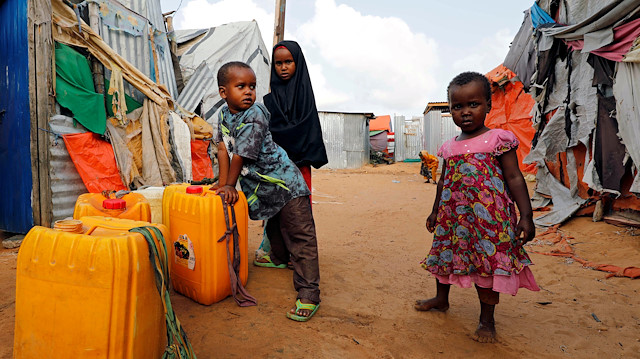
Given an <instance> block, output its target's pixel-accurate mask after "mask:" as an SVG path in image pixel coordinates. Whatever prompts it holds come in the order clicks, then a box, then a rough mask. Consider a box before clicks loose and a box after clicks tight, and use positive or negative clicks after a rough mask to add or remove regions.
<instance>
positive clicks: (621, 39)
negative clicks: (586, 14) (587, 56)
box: [567, 19, 640, 62]
mask: <svg viewBox="0 0 640 359" xmlns="http://www.w3.org/2000/svg"><path fill="white" fill-rule="evenodd" d="M638 36H640V19H636V20H633V21H629V22H628V23H626V24H624V25H620V26H618V27H616V28H614V29H613V42H612V43H611V44H609V45H607V46H603V47H601V48H599V49H596V50H593V51H591V53H592V54H594V55H598V56H601V57H604V58H605V59H609V60H613V61H617V62H620V61H622V59H623V58H624V55H626V54H627V52H629V49H631V46H632V45H633V42H634V41H635V39H636V38H637V37H638ZM567 46H569V48H571V49H573V50H582V48H583V47H584V40H574V41H567Z"/></svg>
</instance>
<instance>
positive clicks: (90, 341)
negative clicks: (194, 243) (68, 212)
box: [13, 217, 168, 359]
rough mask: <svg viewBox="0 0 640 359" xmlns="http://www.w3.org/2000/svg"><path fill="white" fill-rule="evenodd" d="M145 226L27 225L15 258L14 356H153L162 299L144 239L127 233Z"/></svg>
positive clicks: (160, 341)
mask: <svg viewBox="0 0 640 359" xmlns="http://www.w3.org/2000/svg"><path fill="white" fill-rule="evenodd" d="M149 225H150V224H149V223H147V222H140V221H132V220H125V219H119V218H108V217H83V218H82V219H81V220H80V221H79V220H67V221H65V223H61V222H58V223H56V228H60V229H62V230H56V229H49V228H45V227H39V226H36V227H33V228H32V229H31V230H30V231H29V233H28V234H27V235H26V237H25V239H24V241H23V242H22V245H21V246H20V252H19V254H18V264H17V269H16V311H15V331H14V347H13V355H14V358H113V359H120V358H160V357H161V356H162V353H163V352H164V349H165V346H166V345H167V336H166V330H165V327H166V325H165V312H164V308H163V304H162V299H161V297H160V294H159V293H158V289H157V288H156V283H155V277H154V271H153V267H152V265H151V262H150V260H149V249H148V245H147V242H146V240H145V238H144V237H143V236H142V235H141V234H140V233H133V232H129V229H131V228H135V227H140V226H149ZM153 226H156V227H157V228H159V229H160V231H161V232H162V233H163V236H165V238H168V234H167V231H166V228H165V227H164V226H163V225H153ZM154 239H155V240H156V241H158V238H155V235H154ZM156 246H157V247H158V248H161V247H162V245H161V244H158V243H156Z"/></svg>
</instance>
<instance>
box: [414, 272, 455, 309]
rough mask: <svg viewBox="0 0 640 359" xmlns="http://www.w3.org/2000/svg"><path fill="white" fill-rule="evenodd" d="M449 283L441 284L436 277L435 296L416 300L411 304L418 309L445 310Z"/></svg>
mask: <svg viewBox="0 0 640 359" xmlns="http://www.w3.org/2000/svg"><path fill="white" fill-rule="evenodd" d="M450 289H451V284H442V283H440V281H438V280H437V279H436V296H435V297H433V298H431V299H421V300H416V304H415V305H414V306H413V307H414V308H416V310H419V311H428V310H437V311H440V312H446V311H447V309H449V290H450Z"/></svg>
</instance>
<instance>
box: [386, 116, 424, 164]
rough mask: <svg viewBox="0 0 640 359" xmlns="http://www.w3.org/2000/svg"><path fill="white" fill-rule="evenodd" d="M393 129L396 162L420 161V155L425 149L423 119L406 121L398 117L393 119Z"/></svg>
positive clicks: (402, 117)
mask: <svg viewBox="0 0 640 359" xmlns="http://www.w3.org/2000/svg"><path fill="white" fill-rule="evenodd" d="M393 128H394V133H395V135H394V140H395V151H396V152H395V160H396V162H401V161H405V160H416V159H419V157H418V154H419V153H420V151H421V150H422V149H423V142H424V140H423V134H424V129H423V120H422V118H414V119H412V120H405V117H404V116H396V117H394V119H393Z"/></svg>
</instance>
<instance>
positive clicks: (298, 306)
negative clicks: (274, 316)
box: [287, 299, 320, 322]
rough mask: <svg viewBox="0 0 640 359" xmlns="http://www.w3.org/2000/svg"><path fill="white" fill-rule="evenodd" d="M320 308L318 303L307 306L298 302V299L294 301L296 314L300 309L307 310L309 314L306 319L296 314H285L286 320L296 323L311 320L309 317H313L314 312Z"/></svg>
mask: <svg viewBox="0 0 640 359" xmlns="http://www.w3.org/2000/svg"><path fill="white" fill-rule="evenodd" d="M319 307H320V303H318V304H311V303H309V304H307V303H302V302H301V301H300V299H298V300H296V313H297V312H298V311H299V310H300V309H307V310H310V311H311V314H309V316H308V317H303V316H301V315H298V314H291V312H287V318H289V319H291V320H295V321H296V322H306V321H307V320H309V319H311V317H313V315H314V314H316V312H317V311H318V308H319Z"/></svg>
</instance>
